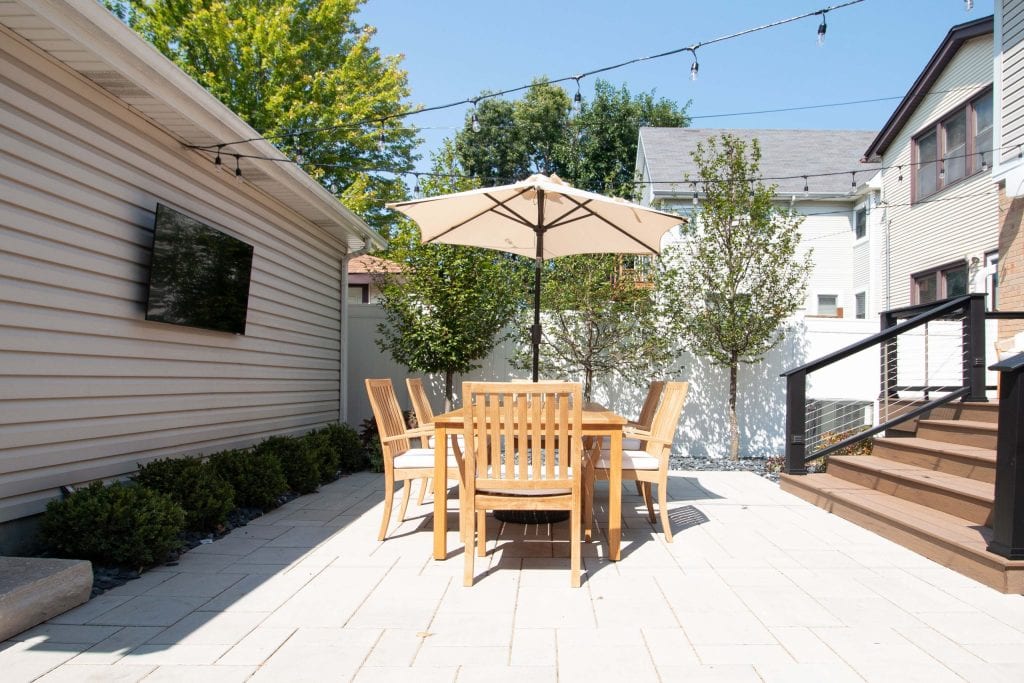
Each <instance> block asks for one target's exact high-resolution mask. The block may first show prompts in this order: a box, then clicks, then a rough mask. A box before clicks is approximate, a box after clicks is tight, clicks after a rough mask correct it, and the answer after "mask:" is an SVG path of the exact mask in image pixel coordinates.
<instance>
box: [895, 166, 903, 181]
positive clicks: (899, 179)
mask: <svg viewBox="0 0 1024 683" xmlns="http://www.w3.org/2000/svg"><path fill="white" fill-rule="evenodd" d="M896 168H897V169H898V171H899V174H900V176H899V177H898V178H897V179H896V182H900V183H902V182H903V167H902V166H897V167H896Z"/></svg>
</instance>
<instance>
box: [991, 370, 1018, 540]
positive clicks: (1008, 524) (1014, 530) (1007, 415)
mask: <svg viewBox="0 0 1024 683" xmlns="http://www.w3.org/2000/svg"><path fill="white" fill-rule="evenodd" d="M991 369H992V370H995V371H996V372H998V373H1000V375H1001V378H1000V382H999V435H998V437H997V440H996V485H995V505H994V508H993V510H992V541H991V542H990V543H989V545H988V549H989V551H990V552H993V553H996V554H997V555H1002V556H1003V557H1006V558H1009V559H1011V560H1024V353H1021V354H1017V355H1016V356H1013V357H1011V358H1007V359H1005V360H1002V361H1000V362H998V363H996V364H995V365H993V366H992V367H991Z"/></svg>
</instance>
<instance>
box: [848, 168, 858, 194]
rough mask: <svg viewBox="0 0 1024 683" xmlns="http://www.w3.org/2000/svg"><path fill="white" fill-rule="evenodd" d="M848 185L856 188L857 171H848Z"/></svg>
mask: <svg viewBox="0 0 1024 683" xmlns="http://www.w3.org/2000/svg"><path fill="white" fill-rule="evenodd" d="M850 187H852V188H853V189H855V190H856V189H857V172H856V171H850Z"/></svg>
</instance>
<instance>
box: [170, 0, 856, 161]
mask: <svg viewBox="0 0 1024 683" xmlns="http://www.w3.org/2000/svg"><path fill="white" fill-rule="evenodd" d="M862 2H864V0H847V1H846V2H842V3H839V4H837V5H831V6H829V7H823V8H822V9H818V10H814V11H812V12H806V13H804V14H800V15H797V16H793V17H788V18H786V19H777V20H776V21H772V22H769V23H767V24H762V25H760V26H754V27H752V28H747V29H743V30H742V31H737V32H735V33H730V34H727V35H724V36H718V37H717V38H711V39H709V40H704V41H701V42H698V43H694V44H693V45H687V46H685V47H679V48H675V49H673V50H668V51H666V52H660V53H658V54H654V55H648V56H646V57H636V58H633V59H628V60H626V61H624V62H619V63H618V64H611V65H609V66H603V67H599V68H597V69H591V70H589V71H584V72H581V73H578V74H576V75H573V76H564V77H562V78H554V79H547V80H544V81H539V82H536V83H531V84H529V85H521V86H516V87H514V88H506V89H504V90H498V91H495V92H488V93H485V94H482V95H477V96H475V97H469V98H466V99H464V100H459V101H457V102H449V103H447V104H439V105H434V106H430V107H420V108H418V109H412V110H409V111H403V112H399V113H396V114H389V115H386V116H381V117H378V118H374V119H365V120H363V121H360V122H358V123H342V124H335V125H330V126H320V127H316V128H307V129H304V130H297V131H289V132H287V133H277V134H274V135H267V136H259V137H253V138H246V139H241V140H233V141H230V142H220V143H215V144H210V145H187V147H188V148H189V149H199V150H207V151H214V150H216V151H217V152H221V151H222V150H223V149H224V148H225V147H230V146H232V145H241V144H244V143H247V142H258V141H266V142H269V141H271V140H277V139H280V138H295V137H301V136H302V135H310V134H315V133H325V132H330V131H334V130H348V129H356V128H362V127H363V126H367V125H373V124H376V125H378V126H380V125H383V124H384V123H387V122H388V121H392V120H395V119H403V118H405V117H407V116H412V115H414V114H423V113H426V112H431V111H438V110H441V109H451V108H452V107H462V106H465V105H467V104H469V105H472V106H474V107H475V106H476V105H477V104H478V103H479V102H481V101H483V100H486V99H491V98H494V97H501V96H503V95H510V94H512V93H516V92H521V91H523V90H528V89H529V88H531V87H533V86H534V85H554V84H557V83H566V82H569V81H576V82H577V83H578V82H579V81H580V79H582V78H587V77H588V76H595V75H597V74H601V73H606V72H608V71H613V70H615V69H621V68H623V67H626V66H631V65H633V64H639V63H641V62H648V61H651V60H654V59H661V58H663V57H670V56H673V55H677V54H681V53H683V52H690V53H692V54H693V55H694V56H696V54H697V50H698V49H700V48H702V47H706V46H708V45H714V44H716V43H721V42H725V41H727V40H733V39H736V38H740V37H742V36H746V35H749V34H751V33H756V32H758V31H764V30H766V29H770V28H775V27H777V26H783V25H785V24H790V23H792V22H794V21H799V20H801V19H807V18H809V17H815V16H821V17H824V16H825V15H826V14H827V13H828V12H834V11H836V10H840V9H844V8H846V7H850V6H851V5H858V4H860V3H862ZM226 154H227V153H226ZM229 156H235V155H234V153H230V154H229ZM267 160H269V161H275V160H274V159H267Z"/></svg>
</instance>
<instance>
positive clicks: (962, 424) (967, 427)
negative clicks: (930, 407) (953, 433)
mask: <svg viewBox="0 0 1024 683" xmlns="http://www.w3.org/2000/svg"><path fill="white" fill-rule="evenodd" d="M919 423H920V424H922V425H935V426H937V427H951V428H954V429H959V430H961V431H965V432H970V431H978V432H991V433H993V434H996V433H998V432H999V425H998V424H997V423H995V422H980V421H977V420H935V419H931V418H929V419H927V420H919Z"/></svg>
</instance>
